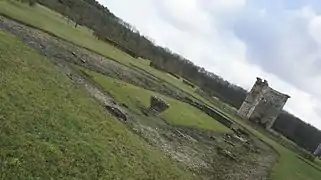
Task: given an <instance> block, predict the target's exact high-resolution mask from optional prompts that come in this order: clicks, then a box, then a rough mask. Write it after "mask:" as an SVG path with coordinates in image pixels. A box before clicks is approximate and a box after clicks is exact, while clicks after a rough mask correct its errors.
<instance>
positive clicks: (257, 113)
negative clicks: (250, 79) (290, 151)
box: [237, 78, 290, 128]
mask: <svg viewBox="0 0 321 180" xmlns="http://www.w3.org/2000/svg"><path fill="white" fill-rule="evenodd" d="M289 98H290V96H289V95H286V94H283V93H280V92H278V91H276V90H274V89H272V88H271V87H269V84H268V82H267V81H266V80H264V81H262V79H261V78H257V80H256V82H255V84H254V86H253V87H252V89H251V91H250V92H249V94H248V95H247V97H246V99H245V100H244V102H243V104H242V106H241V107H240V109H239V110H238V112H237V113H238V115H239V116H241V117H243V118H245V119H249V120H251V121H254V122H256V123H258V124H261V125H262V126H264V127H265V128H271V127H272V125H273V123H274V121H275V119H276V118H277V117H278V115H279V114H280V112H281V110H282V109H283V107H284V105H285V103H286V102H287V100H288V99H289Z"/></svg>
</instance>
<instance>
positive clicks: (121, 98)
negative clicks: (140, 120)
mask: <svg viewBox="0 0 321 180" xmlns="http://www.w3.org/2000/svg"><path fill="white" fill-rule="evenodd" d="M81 71H83V72H84V73H86V74H87V76H88V77H90V78H92V80H94V81H95V82H96V83H98V84H99V85H100V86H102V87H103V88H104V89H105V90H106V91H107V92H108V93H109V94H111V95H112V96H113V97H114V98H115V99H116V100H117V101H118V102H120V103H124V104H126V105H127V106H128V107H129V109H130V110H132V111H134V112H136V113H138V114H141V107H144V108H148V107H149V105H150V97H151V96H158V97H161V98H162V99H164V100H165V101H166V102H167V103H169V104H170V108H169V109H168V110H166V111H165V112H164V113H163V114H161V117H163V119H165V120H166V121H167V122H169V123H171V124H173V125H179V126H186V127H190V128H195V129H204V130H212V131H215V132H220V133H221V132H229V131H230V130H229V129H228V128H226V127H225V126H223V125H222V124H221V123H219V122H218V121H216V120H215V119H213V118H211V117H210V116H208V115H207V114H205V113H203V112H202V111H200V110H199V109H197V108H195V107H192V106H190V105H189V104H186V103H183V102H181V101H178V100H175V99H172V98H169V97H166V96H163V95H160V94H158V93H155V92H153V91H149V90H146V89H143V88H141V87H137V86H134V85H131V84H128V83H126V82H123V81H120V80H116V79H112V78H110V77H107V76H104V75H102V74H99V73H96V72H93V71H89V70H84V69H81Z"/></svg>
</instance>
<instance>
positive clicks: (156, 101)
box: [148, 96, 169, 115]
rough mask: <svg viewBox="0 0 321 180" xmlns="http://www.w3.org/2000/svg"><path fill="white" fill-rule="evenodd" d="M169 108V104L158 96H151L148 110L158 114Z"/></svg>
mask: <svg viewBox="0 0 321 180" xmlns="http://www.w3.org/2000/svg"><path fill="white" fill-rule="evenodd" d="M168 108H169V104H168V103H166V102H165V101H164V100H162V99H160V98H159V97H157V96H151V97H150V107H149V110H148V112H149V113H152V114H153V115H158V114H160V113H162V112H164V111H165V110H167V109H168Z"/></svg>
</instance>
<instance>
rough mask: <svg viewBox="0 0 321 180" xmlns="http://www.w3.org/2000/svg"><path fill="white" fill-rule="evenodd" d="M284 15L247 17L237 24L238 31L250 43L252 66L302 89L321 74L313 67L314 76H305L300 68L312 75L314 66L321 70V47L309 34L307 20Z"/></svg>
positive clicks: (247, 43)
mask: <svg viewBox="0 0 321 180" xmlns="http://www.w3.org/2000/svg"><path fill="white" fill-rule="evenodd" d="M283 15H284V16H283V17H282V16H280V17H279V18H278V19H273V18H272V19H271V18H264V17H259V15H257V14H256V15H255V14H252V15H251V16H249V15H248V14H247V15H245V16H243V17H242V18H240V19H239V20H238V21H237V23H236V24H235V27H234V31H235V33H236V35H237V36H238V37H239V38H240V39H241V40H242V41H243V42H244V43H246V45H247V48H248V49H247V58H248V60H249V61H250V62H251V63H254V64H257V65H259V66H260V67H261V68H262V69H264V70H265V71H266V72H270V73H273V74H275V75H277V76H278V77H279V78H281V79H283V80H284V81H287V82H290V83H291V84H294V85H295V86H296V87H298V88H300V89H302V84H303V82H304V81H306V80H308V78H309V77H310V76H311V75H313V76H319V75H321V72H320V71H316V69H317V68H316V67H313V68H314V70H315V71H314V74H310V73H307V74H302V73H300V72H301V71H299V72H298V68H302V70H304V69H306V71H305V72H309V70H308V68H311V67H312V64H311V63H312V62H315V63H316V64H315V65H316V66H319V67H318V68H321V63H320V58H321V56H320V54H321V47H320V45H319V44H318V43H317V42H316V41H315V40H314V39H313V38H312V37H311V36H310V35H309V34H308V30H307V26H308V21H307V20H306V19H304V18H300V17H291V16H289V15H291V14H283ZM293 16H294V15H293ZM311 55H313V56H311ZM302 72H303V71H302ZM305 88H306V87H305ZM304 90H307V89H304Z"/></svg>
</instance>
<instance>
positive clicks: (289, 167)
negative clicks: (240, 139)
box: [228, 115, 321, 180]
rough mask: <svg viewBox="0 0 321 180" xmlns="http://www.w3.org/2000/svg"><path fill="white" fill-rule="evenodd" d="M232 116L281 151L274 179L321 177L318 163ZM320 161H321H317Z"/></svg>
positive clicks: (288, 179) (308, 179)
mask: <svg viewBox="0 0 321 180" xmlns="http://www.w3.org/2000/svg"><path fill="white" fill-rule="evenodd" d="M228 116H229V115H228ZM230 118H232V119H234V120H236V122H238V123H240V125H242V126H243V127H245V128H246V129H248V130H250V131H251V132H252V133H253V134H254V135H256V136H257V137H259V138H261V139H262V140H263V141H264V142H266V143H267V144H269V145H270V146H271V147H273V149H275V150H276V151H277V152H278V153H279V155H280V158H279V159H278V163H277V164H276V166H275V167H274V169H273V171H272V174H271V178H272V179H273V180H317V179H321V170H320V168H319V166H318V165H316V164H314V163H311V162H309V161H308V160H304V161H303V160H302V159H300V158H299V157H298V155H297V154H296V153H294V152H293V151H291V150H289V149H287V148H285V147H284V146H282V145H281V144H279V143H277V142H275V141H274V140H272V139H271V138H269V137H267V136H266V135H265V134H263V133H261V132H259V131H258V130H255V129H253V128H252V127H251V126H250V125H248V124H247V123H245V122H244V120H242V119H239V118H238V117H234V116H230ZM318 162H319V161H317V163H318Z"/></svg>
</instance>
